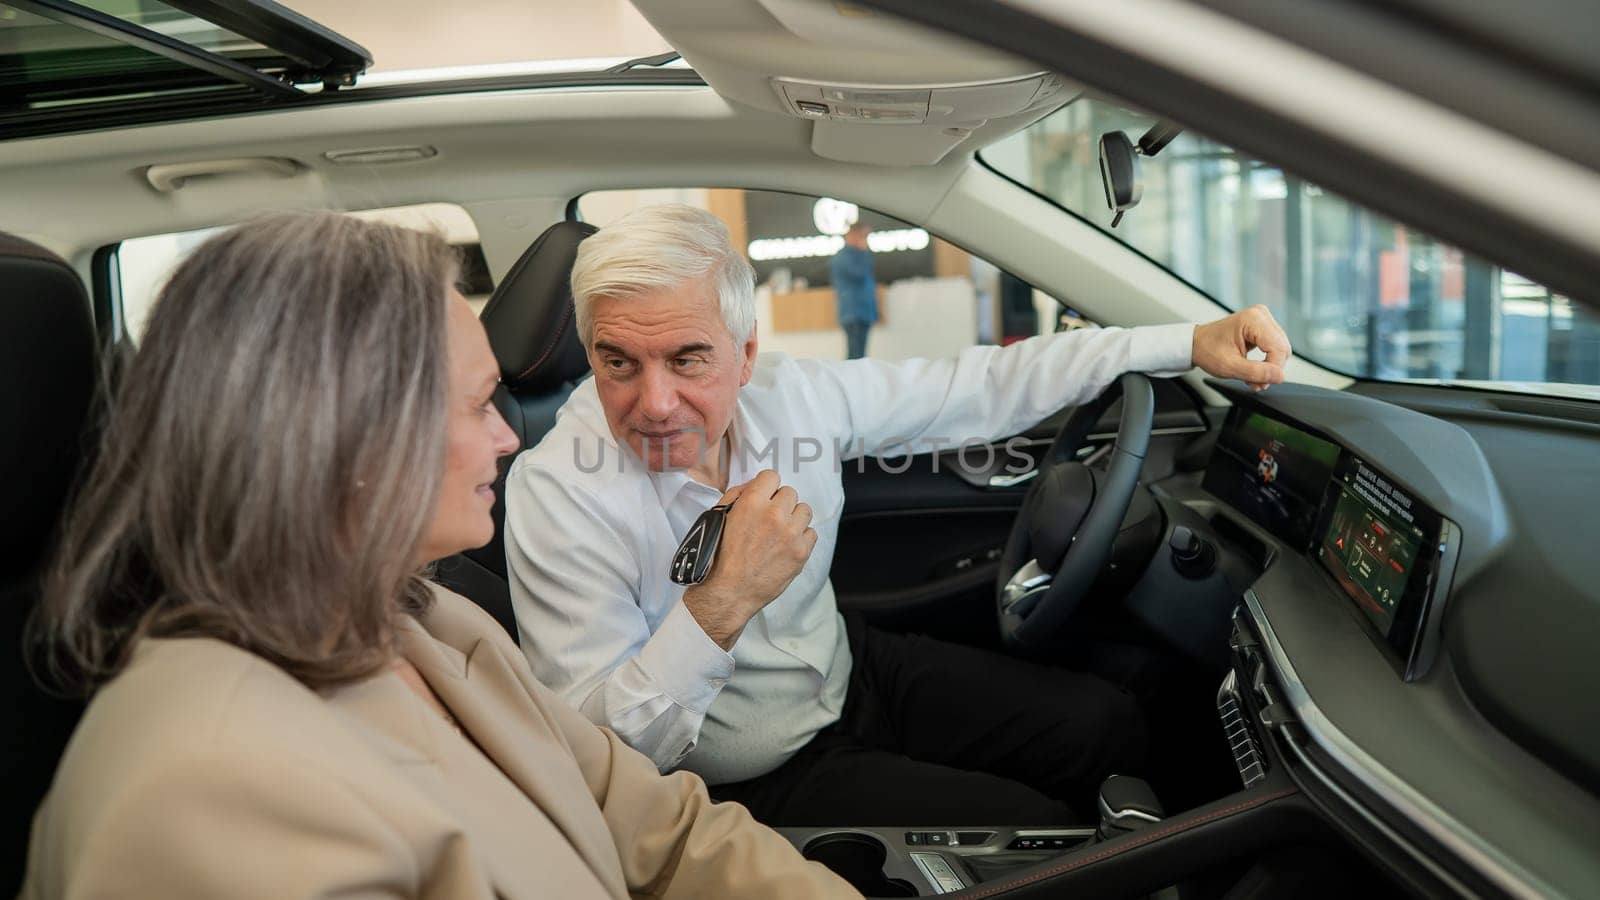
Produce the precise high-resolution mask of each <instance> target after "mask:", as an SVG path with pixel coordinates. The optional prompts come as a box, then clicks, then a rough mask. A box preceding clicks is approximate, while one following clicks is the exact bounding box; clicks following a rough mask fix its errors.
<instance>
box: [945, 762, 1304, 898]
mask: <svg viewBox="0 0 1600 900" xmlns="http://www.w3.org/2000/svg"><path fill="white" fill-rule="evenodd" d="M1299 792H1300V790H1299V788H1292V787H1291V788H1284V789H1283V790H1280V791H1274V792H1273V793H1271V794H1266V795H1263V796H1260V797H1255V798H1253V799H1250V800H1246V801H1245V802H1243V803H1236V804H1234V805H1233V806H1229V807H1226V808H1224V809H1219V810H1215V811H1213V812H1209V813H1206V814H1205V815H1203V816H1200V817H1198V818H1194V819H1186V820H1184V821H1182V822H1178V823H1175V824H1173V825H1170V826H1167V827H1164V828H1153V829H1151V830H1150V831H1148V832H1147V833H1145V834H1143V835H1141V836H1140V837H1138V838H1137V839H1135V840H1132V841H1129V842H1128V843H1126V844H1122V845H1120V846H1116V847H1110V848H1108V849H1105V850H1101V851H1100V852H1098V853H1093V854H1090V855H1089V856H1085V857H1083V858H1082V859H1075V860H1073V861H1071V862H1069V863H1065V864H1063V865H1060V866H1057V867H1055V868H1053V869H1048V870H1046V871H1043V872H1039V873H1037V874H1034V875H1029V876H1028V877H1026V878H1020V879H1018V880H1016V881H1013V882H1009V883H1007V884H1002V885H996V886H994V887H991V888H985V889H984V890H980V891H978V892H976V893H972V894H963V895H962V896H964V897H968V898H971V900H979V898H982V897H993V896H995V895H997V894H1000V893H1002V892H1004V891H1009V890H1013V889H1015V888H1021V887H1026V886H1027V885H1030V884H1033V883H1035V882H1039V881H1043V880H1045V879H1047V878H1054V877H1055V876H1057V875H1062V874H1065V873H1067V872H1070V871H1072V870H1073V869H1079V868H1082V867H1084V866H1086V865H1089V864H1090V863H1094V862H1099V861H1101V860H1103V859H1108V858H1110V857H1113V856H1117V855H1119V854H1121V853H1126V852H1127V851H1129V850H1133V849H1135V848H1137V847H1142V846H1144V845H1145V844H1148V843H1151V842H1152V841H1155V840H1158V839H1160V838H1164V837H1168V836H1170V835H1173V834H1177V833H1179V832H1182V831H1188V830H1189V829H1191V828H1195V827H1197V826H1200V825H1204V824H1206V823H1207V822H1214V821H1216V820H1217V819H1225V818H1227V817H1228V816H1231V815H1234V814H1235V813H1240V812H1243V811H1245V810H1247V809H1252V808H1254V807H1257V806H1262V805H1265V804H1267V803H1271V802H1272V801H1274V800H1281V799H1283V798H1284V797H1288V796H1291V795H1293V794H1297V793H1299Z"/></svg>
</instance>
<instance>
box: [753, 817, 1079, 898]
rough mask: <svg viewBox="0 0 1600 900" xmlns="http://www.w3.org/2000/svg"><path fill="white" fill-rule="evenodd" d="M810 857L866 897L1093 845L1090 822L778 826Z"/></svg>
mask: <svg viewBox="0 0 1600 900" xmlns="http://www.w3.org/2000/svg"><path fill="white" fill-rule="evenodd" d="M778 832H779V833H780V834H782V835H783V836H784V837H786V838H788V839H789V841H790V842H791V843H793V844H794V845H795V847H796V848H798V849H799V850H800V852H801V854H802V855H803V856H805V858H806V859H809V860H812V861H815V862H819V863H822V864H823V865H825V866H827V867H828V868H829V869H832V870H833V871H834V872H835V873H837V874H838V875H839V876H840V877H842V878H844V879H845V880H846V881H848V882H850V883H851V884H852V885H854V886H855V888H856V889H857V890H859V891H861V893H862V894H863V895H865V896H867V897H931V896H935V895H937V894H949V893H954V892H956V891H960V890H963V889H965V888H969V887H972V886H974V885H976V884H979V883H981V882H985V881H991V880H993V879H994V878H996V877H999V876H1002V875H1004V874H1006V873H1008V872H1012V871H1016V870H1019V869H1022V868H1026V867H1029V866H1032V865H1035V864H1037V863H1040V862H1044V861H1047V860H1050V859H1053V858H1055V857H1057V856H1060V855H1062V854H1063V853H1066V852H1067V851H1069V850H1071V849H1073V848H1076V847H1080V846H1082V845H1084V844H1085V843H1088V842H1089V841H1090V840H1092V839H1093V838H1094V836H1095V830H1094V829H1093V828H1011V827H1003V826H981V827H968V826H963V827H960V828H950V827H945V828H888V827H874V828H780V829H778Z"/></svg>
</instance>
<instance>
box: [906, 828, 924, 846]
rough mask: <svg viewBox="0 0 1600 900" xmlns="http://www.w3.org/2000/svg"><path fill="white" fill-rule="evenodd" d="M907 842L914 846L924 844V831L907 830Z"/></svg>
mask: <svg viewBox="0 0 1600 900" xmlns="http://www.w3.org/2000/svg"><path fill="white" fill-rule="evenodd" d="M906 843H907V844H910V845H911V846H913V847H915V846H920V845H921V844H922V832H920V831H908V832H906Z"/></svg>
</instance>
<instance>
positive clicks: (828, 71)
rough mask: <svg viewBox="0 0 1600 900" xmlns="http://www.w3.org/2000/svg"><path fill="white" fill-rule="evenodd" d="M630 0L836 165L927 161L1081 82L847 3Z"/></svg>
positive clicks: (996, 134)
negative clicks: (792, 122)
mask: <svg viewBox="0 0 1600 900" xmlns="http://www.w3.org/2000/svg"><path fill="white" fill-rule="evenodd" d="M634 6H635V7H636V8H637V9H638V10H639V12H641V13H642V14H643V15H644V16H645V18H646V19H648V20H649V21H650V24H651V25H652V26H653V27H654V28H655V29H656V31H658V32H659V33H660V34H661V35H662V37H664V38H666V39H667V41H668V43H670V44H671V45H672V46H673V47H674V48H676V49H677V50H678V51H679V52H681V53H682V54H683V58H684V59H685V60H686V61H688V63H689V64H690V65H692V66H693V67H694V69H695V71H696V72H699V73H700V75H701V76H702V77H704V78H705V80H706V83H707V84H709V85H711V87H713V88H714V89H716V91H717V93H718V94H720V95H722V96H723V97H725V98H727V99H728V100H730V101H733V102H736V103H742V104H745V105H747V106H753V107H755V108H757V109H765V110H769V111H771V112H773V113H776V114H780V115H786V116H789V117H792V118H794V119H802V120H805V121H808V122H811V123H812V124H811V149H812V151H813V152H814V153H816V154H817V155H818V156H821V157H824V158H827V159H833V160H838V161H841V162H850V163H864V164H868V165H879V166H921V165H933V164H935V163H938V162H939V161H940V160H942V159H944V158H945V157H946V156H948V155H949V154H950V152H951V151H952V150H954V149H956V148H957V147H958V146H963V145H965V146H966V147H968V148H976V147H980V146H983V145H984V144H986V143H988V142H990V141H993V140H997V139H998V138H1000V137H1003V136H1005V135H1007V134H1010V133H1012V132H1014V131H1016V130H1017V129H1019V128H1022V127H1024V126H1026V125H1029V124H1031V123H1032V122H1034V121H1035V120H1037V119H1038V118H1039V117H1040V116H1042V115H1044V114H1045V113H1047V112H1049V111H1050V110H1052V109H1055V108H1056V107H1058V106H1060V105H1061V104H1063V103H1066V102H1067V101H1068V100H1070V99H1072V98H1073V97H1074V96H1076V95H1077V94H1078V93H1080V92H1081V91H1082V90H1083V88H1082V86H1081V85H1077V84H1074V83H1072V82H1069V81H1068V80H1066V79H1064V78H1062V77H1061V76H1060V75H1056V74H1053V73H1048V72H1041V71H1039V68H1038V65H1037V64H1036V63H1033V62H1031V61H1029V60H1026V59H1023V58H1020V57H1015V56H1011V55H1009V54H1005V53H1000V52H998V51H995V50H993V49H991V48H989V47H985V46H982V45H979V44H974V43H972V42H970V41H966V40H962V39H960V38H955V37H952V36H950V35H948V34H945V33H942V32H937V31H932V30H930V29H927V28H924V27H921V26H917V25H913V24H911V23H908V22H905V21H904V20H901V19H898V18H896V17H894V16H890V15H884V14H881V13H878V12H876V11H874V10H871V9H868V8H865V7H860V6H856V5H854V4H848V3H815V2H812V0H702V2H697V3H681V2H678V0H634Z"/></svg>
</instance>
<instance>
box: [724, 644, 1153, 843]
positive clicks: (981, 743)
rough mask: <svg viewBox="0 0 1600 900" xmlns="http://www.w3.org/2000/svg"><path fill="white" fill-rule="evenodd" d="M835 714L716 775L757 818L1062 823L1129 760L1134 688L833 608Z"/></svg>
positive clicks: (783, 821) (1076, 817) (1074, 818)
mask: <svg viewBox="0 0 1600 900" xmlns="http://www.w3.org/2000/svg"><path fill="white" fill-rule="evenodd" d="M845 627H846V630H847V632H848V634H849V640H850V649H851V655H852V656H853V657H854V659H855V665H854V668H853V670H852V671H851V674H850V686H849V690H848V692H847V694H846V700H845V706H844V712H843V715H842V716H841V717H840V720H839V721H838V722H837V723H835V724H834V725H832V726H830V727H829V728H826V729H824V730H823V731H822V732H821V733H819V734H818V735H817V736H816V737H814V738H812V740H811V741H810V743H808V744H807V745H806V746H805V747H803V748H801V750H800V752H799V753H797V754H795V756H794V757H793V758H792V759H790V760H789V761H788V762H786V763H784V764H783V765H782V766H779V767H778V768H777V769H775V770H773V771H772V772H769V773H767V774H766V775H762V776H760V777H758V778H754V779H751V780H750V781H743V782H739V783H736V784H722V785H715V786H713V787H712V788H711V795H712V797H714V798H715V799H717V800H733V801H737V802H739V803H743V804H744V805H745V806H747V807H749V809H750V811H751V813H752V814H753V815H754V816H755V817H756V819H758V820H760V821H762V822H765V823H767V824H768V825H777V826H782V825H795V826H805V825H839V826H849V825H925V826H937V825H1057V826H1060V825H1074V824H1083V823H1092V822H1094V821H1095V819H1096V815H1095V811H1094V809H1095V807H1094V798H1095V796H1096V792H1097V790H1098V788H1099V785H1100V782H1101V781H1102V780H1104V778H1105V776H1107V775H1110V774H1114V773H1118V772H1122V773H1131V772H1136V771H1138V769H1139V767H1140V765H1141V764H1142V763H1143V758H1144V753H1145V742H1146V730H1145V723H1144V719H1143V716H1142V715H1141V713H1140V712H1139V708H1138V706H1137V704H1136V703H1135V701H1134V699H1133V697H1132V696H1131V695H1129V694H1128V693H1126V692H1125V691H1123V690H1122V689H1120V688H1118V687H1116V686H1115V685H1112V684H1111V683H1110V682H1107V681H1104V680H1102V679H1100V678H1097V677H1095V676H1093V675H1087V674H1081V673H1077V672H1069V671H1066V670H1063V669H1058V668H1054V667H1051V666H1044V665H1038V664H1035V663H1030V662H1026V661H1023V660H1018V659H1013V658H1011V657H1008V656H1002V655H1000V654H998V653H992V652H989V651H986V650H979V649H976V648H972V647H965V646H962V645H959V644H951V643H947V642H944V641H939V640H934V639H932V638H927V637H923V636H920V635H901V634H892V633H889V632H885V631H880V630H878V629H876V628H871V627H867V626H865V625H863V624H862V623H861V622H860V621H859V620H857V619H856V618H855V617H853V616H846V617H845Z"/></svg>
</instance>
